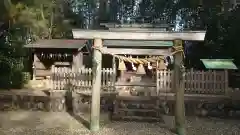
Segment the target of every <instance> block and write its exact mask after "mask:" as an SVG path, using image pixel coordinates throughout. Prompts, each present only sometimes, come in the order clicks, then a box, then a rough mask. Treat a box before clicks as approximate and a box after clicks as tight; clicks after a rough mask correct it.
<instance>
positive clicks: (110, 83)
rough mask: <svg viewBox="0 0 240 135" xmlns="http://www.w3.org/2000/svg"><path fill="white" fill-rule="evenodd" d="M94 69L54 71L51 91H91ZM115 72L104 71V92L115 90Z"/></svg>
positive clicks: (62, 69) (107, 69)
mask: <svg viewBox="0 0 240 135" xmlns="http://www.w3.org/2000/svg"><path fill="white" fill-rule="evenodd" d="M92 74H93V73H92V69H91V68H79V69H77V70H74V69H71V68H62V67H61V68H58V67H54V68H53V69H52V77H51V83H50V84H51V89H53V90H81V91H91V88H92ZM114 80H115V71H114V70H113V69H112V68H103V69H102V82H101V85H102V90H103V91H114V90H115V85H114V84H115V81H114Z"/></svg>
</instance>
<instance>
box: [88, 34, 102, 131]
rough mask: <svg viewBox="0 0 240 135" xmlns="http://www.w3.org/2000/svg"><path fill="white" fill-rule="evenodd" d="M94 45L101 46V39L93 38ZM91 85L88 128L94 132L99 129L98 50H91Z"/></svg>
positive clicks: (99, 67) (99, 80)
mask: <svg viewBox="0 0 240 135" xmlns="http://www.w3.org/2000/svg"><path fill="white" fill-rule="evenodd" d="M94 47H102V39H94ZM92 63H93V78H92V81H93V85H92V102H91V118H90V130H91V131H93V132H95V131H98V130H99V120H100V91H101V74H102V71H101V70H102V53H101V52H100V51H99V50H96V49H95V50H94V52H93V59H92Z"/></svg>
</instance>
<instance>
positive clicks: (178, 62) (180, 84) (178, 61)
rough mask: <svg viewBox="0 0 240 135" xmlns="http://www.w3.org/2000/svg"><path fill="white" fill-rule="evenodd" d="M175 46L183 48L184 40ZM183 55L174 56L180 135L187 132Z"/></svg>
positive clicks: (177, 129) (176, 123) (177, 116)
mask: <svg viewBox="0 0 240 135" xmlns="http://www.w3.org/2000/svg"><path fill="white" fill-rule="evenodd" d="M174 46H182V40H175V41H174ZM182 62H183V55H182V54H181V53H177V54H175V55H174V71H173V76H174V78H173V80H174V82H173V91H175V93H176V94H175V98H176V100H175V101H176V103H175V128H176V132H177V134H178V135H186V131H185V126H184V125H185V106H184V81H183V70H182V69H181V68H182V64H183V63H182Z"/></svg>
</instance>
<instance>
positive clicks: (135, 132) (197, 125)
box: [0, 111, 240, 135]
mask: <svg viewBox="0 0 240 135" xmlns="http://www.w3.org/2000/svg"><path fill="white" fill-rule="evenodd" d="M104 117H105V116H103V117H102V118H103V119H104ZM101 125H102V126H103V128H102V130H101V131H100V132H99V133H96V135H174V134H173V133H172V132H170V131H169V130H168V129H167V128H160V127H161V124H159V123H142V122H138V123H137V122H112V123H110V122H109V121H106V120H102V121H101ZM187 132H188V135H239V134H240V121H238V120H221V119H216V118H215V119H214V118H208V119H206V118H205V119H203V118H193V117H192V118H187ZM0 135H91V133H90V132H89V131H88V129H87V128H85V126H83V124H81V123H80V122H79V118H78V117H72V116H71V115H69V114H68V113H49V112H30V111H15V112H0Z"/></svg>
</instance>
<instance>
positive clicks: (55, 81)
mask: <svg viewBox="0 0 240 135" xmlns="http://www.w3.org/2000/svg"><path fill="white" fill-rule="evenodd" d="M172 72H173V71H171V70H159V71H157V75H156V76H157V77H156V90H157V91H159V92H160V93H168V92H173V91H172V77H173V76H172V74H173V73H172ZM115 79H116V72H115V71H114V70H113V69H112V68H103V69H102V82H101V84H102V91H107V92H109V91H115ZM183 79H184V82H185V83H184V84H185V86H184V87H185V93H189V94H197V93H199V94H224V93H225V92H226V90H227V88H228V72H227V71H215V70H214V71H212V70H209V71H195V70H186V72H185V76H184V78H183ZM51 86H52V89H53V90H81V91H88V92H89V91H91V88H92V69H91V68H80V69H77V70H73V69H70V68H62V67H61V68H57V67H54V68H53V69H52V77H51Z"/></svg>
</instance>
